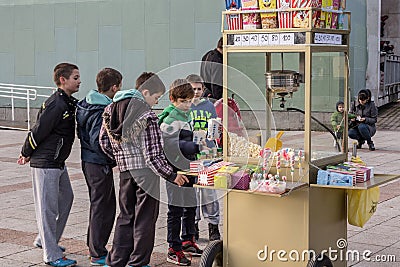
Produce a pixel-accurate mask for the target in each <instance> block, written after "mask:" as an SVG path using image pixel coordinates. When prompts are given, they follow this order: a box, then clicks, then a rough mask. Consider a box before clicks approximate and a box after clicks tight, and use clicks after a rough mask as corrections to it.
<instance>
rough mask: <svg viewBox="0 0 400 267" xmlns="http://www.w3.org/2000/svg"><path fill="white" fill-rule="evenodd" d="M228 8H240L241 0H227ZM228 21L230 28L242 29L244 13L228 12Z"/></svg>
mask: <svg viewBox="0 0 400 267" xmlns="http://www.w3.org/2000/svg"><path fill="white" fill-rule="evenodd" d="M225 6H226V10H232V11H233V10H239V9H240V8H241V2H240V0H236V1H235V0H225ZM226 22H227V24H228V30H242V29H243V18H242V14H227V15H226Z"/></svg>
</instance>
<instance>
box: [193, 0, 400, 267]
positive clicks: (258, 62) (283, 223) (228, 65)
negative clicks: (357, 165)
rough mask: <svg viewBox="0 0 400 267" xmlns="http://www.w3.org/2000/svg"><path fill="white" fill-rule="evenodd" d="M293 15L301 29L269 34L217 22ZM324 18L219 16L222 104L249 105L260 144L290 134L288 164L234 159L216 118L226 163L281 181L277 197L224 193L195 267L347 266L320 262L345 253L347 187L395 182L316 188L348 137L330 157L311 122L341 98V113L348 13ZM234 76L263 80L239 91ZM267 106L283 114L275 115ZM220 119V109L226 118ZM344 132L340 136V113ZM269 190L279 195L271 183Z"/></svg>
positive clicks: (280, 12) (290, 11)
mask: <svg viewBox="0 0 400 267" xmlns="http://www.w3.org/2000/svg"><path fill="white" fill-rule="evenodd" d="M260 2H262V1H260ZM264 2H265V1H264ZM267 2H269V1H267ZM278 2H279V1H278ZM287 2H290V1H287ZM292 2H293V1H292ZM294 2H297V1H294ZM299 2H300V1H299ZM301 2H310V3H311V2H312V1H301ZM317 2H318V1H317ZM299 12H303V13H302V14H303V15H304V16H302V17H301V18H302V21H303V22H302V23H301V24H297V25H300V26H294V25H293V23H292V24H290V23H289V22H290V21H292V19H290V21H289V22H287V23H283V24H284V25H286V26H285V27H283V26H282V27H280V26H278V25H281V24H282V23H276V24H274V25H275V28H267V27H265V28H264V27H263V29H259V28H254V29H249V28H246V29H245V30H243V27H240V26H239V27H238V28H237V29H232V28H230V27H231V26H229V25H227V26H226V25H225V23H228V24H229V19H230V18H231V16H237V15H239V17H242V16H244V15H245V14H247V13H254V14H256V16H257V15H260V14H262V15H261V17H262V18H263V17H267V18H271V17H273V18H274V20H277V21H278V22H280V20H281V19H284V18H285V17H290V18H292V17H293V16H295V17H296V16H297V15H298V13H299ZM328 13H329V12H326V10H324V9H321V8H320V7H314V6H305V7H304V6H301V7H298V8H285V9H263V10H229V11H224V12H222V21H223V22H222V33H223V40H224V47H223V60H224V66H223V87H224V91H223V99H224V102H225V103H226V101H227V100H228V95H230V93H232V92H234V93H235V95H238V96H239V97H241V99H242V102H241V103H242V104H243V103H244V104H246V103H247V104H248V103H256V104H255V106H254V107H251V105H250V104H248V105H249V107H250V109H252V110H253V111H254V113H256V114H257V115H255V117H256V118H257V119H260V120H263V121H262V122H260V123H259V125H261V126H260V130H262V133H263V134H262V143H263V144H264V143H265V141H266V140H267V139H268V138H270V137H271V136H273V132H274V131H276V130H277V129H278V128H280V127H283V126H286V128H288V129H291V128H293V129H295V130H293V131H292V130H287V131H285V133H284V135H283V137H284V138H283V139H284V140H283V146H284V147H290V148H289V149H288V150H287V151H288V154H289V157H288V160H287V161H286V163H285V162H281V161H280V160H279V159H280V158H281V156H280V155H279V157H278V158H274V157H272V160H270V161H268V160H267V161H265V162H262V161H263V159H262V158H251V157H249V156H247V157H243V156H242V155H240V156H238V155H236V154H235V153H233V146H232V142H231V141H230V140H231V139H232V135H231V133H229V131H228V130H226V129H229V125H228V120H224V121H223V124H224V129H225V130H224V132H223V142H224V144H223V155H224V161H227V162H234V163H236V164H238V165H244V164H254V165H262V166H263V168H264V167H265V168H268V170H269V172H270V174H271V173H272V174H274V175H275V174H277V175H278V176H279V175H280V176H282V175H285V176H286V177H288V178H287V181H285V183H286V189H285V190H282V191H279V192H278V193H276V192H272V193H271V191H270V192H265V191H264V192H261V191H257V190H247V191H245V190H236V189H232V190H226V194H225V195H224V227H223V241H214V242H210V244H209V245H208V246H207V247H206V249H205V250H204V254H203V256H202V259H201V264H200V266H202V267H208V266H235V267H236V266H237V267H242V266H252V267H253V266H278V267H280V266H299V267H300V266H302V267H305V266H309V267H311V266H335V267H341V266H343V267H345V266H346V265H347V263H346V259H344V258H343V257H339V255H333V256H332V255H328V254H327V251H328V250H336V251H337V253H341V254H342V255H343V253H344V254H346V248H345V247H341V245H340V244H339V242H340V241H342V240H346V238H347V193H346V192H347V191H346V190H366V189H368V188H371V187H375V186H378V185H380V184H383V183H385V182H387V181H390V180H393V179H396V178H397V177H398V176H395V175H379V174H375V178H374V179H373V180H371V181H368V182H365V183H357V184H355V185H354V186H332V185H319V184H316V180H317V171H318V169H320V168H321V169H322V168H325V167H326V166H327V165H330V164H337V163H342V162H344V161H346V160H347V157H348V155H347V153H348V142H347V138H344V140H343V149H341V150H340V151H337V149H335V147H334V146H332V141H333V138H332V136H331V135H330V134H329V133H327V132H326V131H322V130H321V129H320V128H318V125H316V124H315V123H314V122H313V120H314V119H313V118H316V117H321V116H323V112H324V111H327V110H328V109H327V107H329V104H330V103H336V101H337V100H342V101H343V102H344V103H345V110H348V103H349V95H348V76H349V71H348V69H349V65H348V64H349V62H348V54H349V35H350V13H349V12H346V11H343V10H332V12H331V13H329V14H328ZM333 13H334V15H333ZM265 14H268V16H266V15H265ZM322 15H323V16H326V17H328V16H329V19H330V20H332V18H334V23H333V22H332V21H329V27H328V26H327V25H325V23H326V21H327V20H326V19H325V18H324V24H322V22H321V21H320V20H321V19H322ZM339 19H340V22H338V20H339ZM288 23H289V24H290V27H289V26H287V24H288ZM332 24H334V25H335V28H333V27H332ZM339 24H340V27H339ZM277 27H279V28H277ZM244 59H246V60H244ZM244 62H245V64H243V63H244ZM289 68H290V69H289ZM238 73H246V74H247V75H249V76H251V78H252V79H256V80H257V79H258V80H259V81H260V80H263V81H264V82H265V85H266V86H265V88H261V89H260V88H258V89H257V88H256V87H255V86H253V85H249V84H245V83H244V82H243V80H244V79H243V78H242V77H238V75H237V74H238ZM261 77H262V78H261ZM264 79H265V80H264ZM252 86H253V87H252ZM235 90H236V91H235ZM256 90H260V91H261V93H262V95H263V99H264V101H260V97H259V96H260V92H256ZM238 92H242V94H240V93H238ZM254 95H257V96H254ZM252 97H253V98H252ZM286 108H287V109H286ZM271 109H276V110H278V111H279V110H283V111H284V112H282V113H281V114H278V115H277V116H275V118H274V116H273V114H275V113H273V112H271ZM296 109H304V114H297V113H293V112H289V111H288V110H296ZM227 116H228V108H227V106H226V105H225V106H224V118H227ZM291 125H293V127H291ZM344 125H345V127H344V128H345V129H344V136H347V114H346V112H345V114H344ZM285 136H286V137H285ZM229 142H231V143H229ZM242 150H243V149H242ZM263 150H264V149H263ZM267 151H268V150H267ZM281 151H282V152H284V150H281ZM266 153H270V152H266ZM290 153H292V154H291V155H292V157H290ZM293 155H295V156H297V158H296V161H294V160H293ZM269 159H271V157H269ZM264 174H265V173H264ZM261 177H263V176H262V175H261ZM289 177H290V178H291V179H290V178H289ZM264 178H265V177H264ZM252 182H253V181H252ZM256 182H257V181H256ZM261 184H262V183H261ZM256 186H257V185H256ZM250 187H251V185H250ZM275 189H277V190H279V186H277V187H275ZM334 256H336V257H334Z"/></svg>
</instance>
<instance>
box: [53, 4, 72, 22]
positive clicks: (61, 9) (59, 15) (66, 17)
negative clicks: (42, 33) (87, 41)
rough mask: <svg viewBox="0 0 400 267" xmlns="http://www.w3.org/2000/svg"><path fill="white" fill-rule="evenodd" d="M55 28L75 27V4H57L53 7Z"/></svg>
mask: <svg viewBox="0 0 400 267" xmlns="http://www.w3.org/2000/svg"><path fill="white" fill-rule="evenodd" d="M54 10H55V22H54V24H55V25H54V26H55V27H56V28H58V27H60V28H66V27H75V25H76V4H75V2H72V3H71V2H69V3H57V4H56V5H54Z"/></svg>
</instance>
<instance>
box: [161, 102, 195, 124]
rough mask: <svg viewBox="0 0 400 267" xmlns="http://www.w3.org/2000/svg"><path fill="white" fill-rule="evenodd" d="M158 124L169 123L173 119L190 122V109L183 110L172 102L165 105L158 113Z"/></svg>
mask: <svg viewBox="0 0 400 267" xmlns="http://www.w3.org/2000/svg"><path fill="white" fill-rule="evenodd" d="M158 119H159V121H158V124H159V125H161V124H162V123H166V124H171V123H173V122H174V121H183V122H190V121H191V117H190V110H189V111H183V110H180V109H178V108H176V107H175V106H174V105H173V104H170V105H169V106H168V107H166V108H165V109H164V110H163V112H162V113H161V114H159V115H158Z"/></svg>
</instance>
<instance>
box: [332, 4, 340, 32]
mask: <svg viewBox="0 0 400 267" xmlns="http://www.w3.org/2000/svg"><path fill="white" fill-rule="evenodd" d="M339 8H340V0H333V1H332V9H333V10H339ZM337 28H338V13H332V20H331V29H337Z"/></svg>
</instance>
